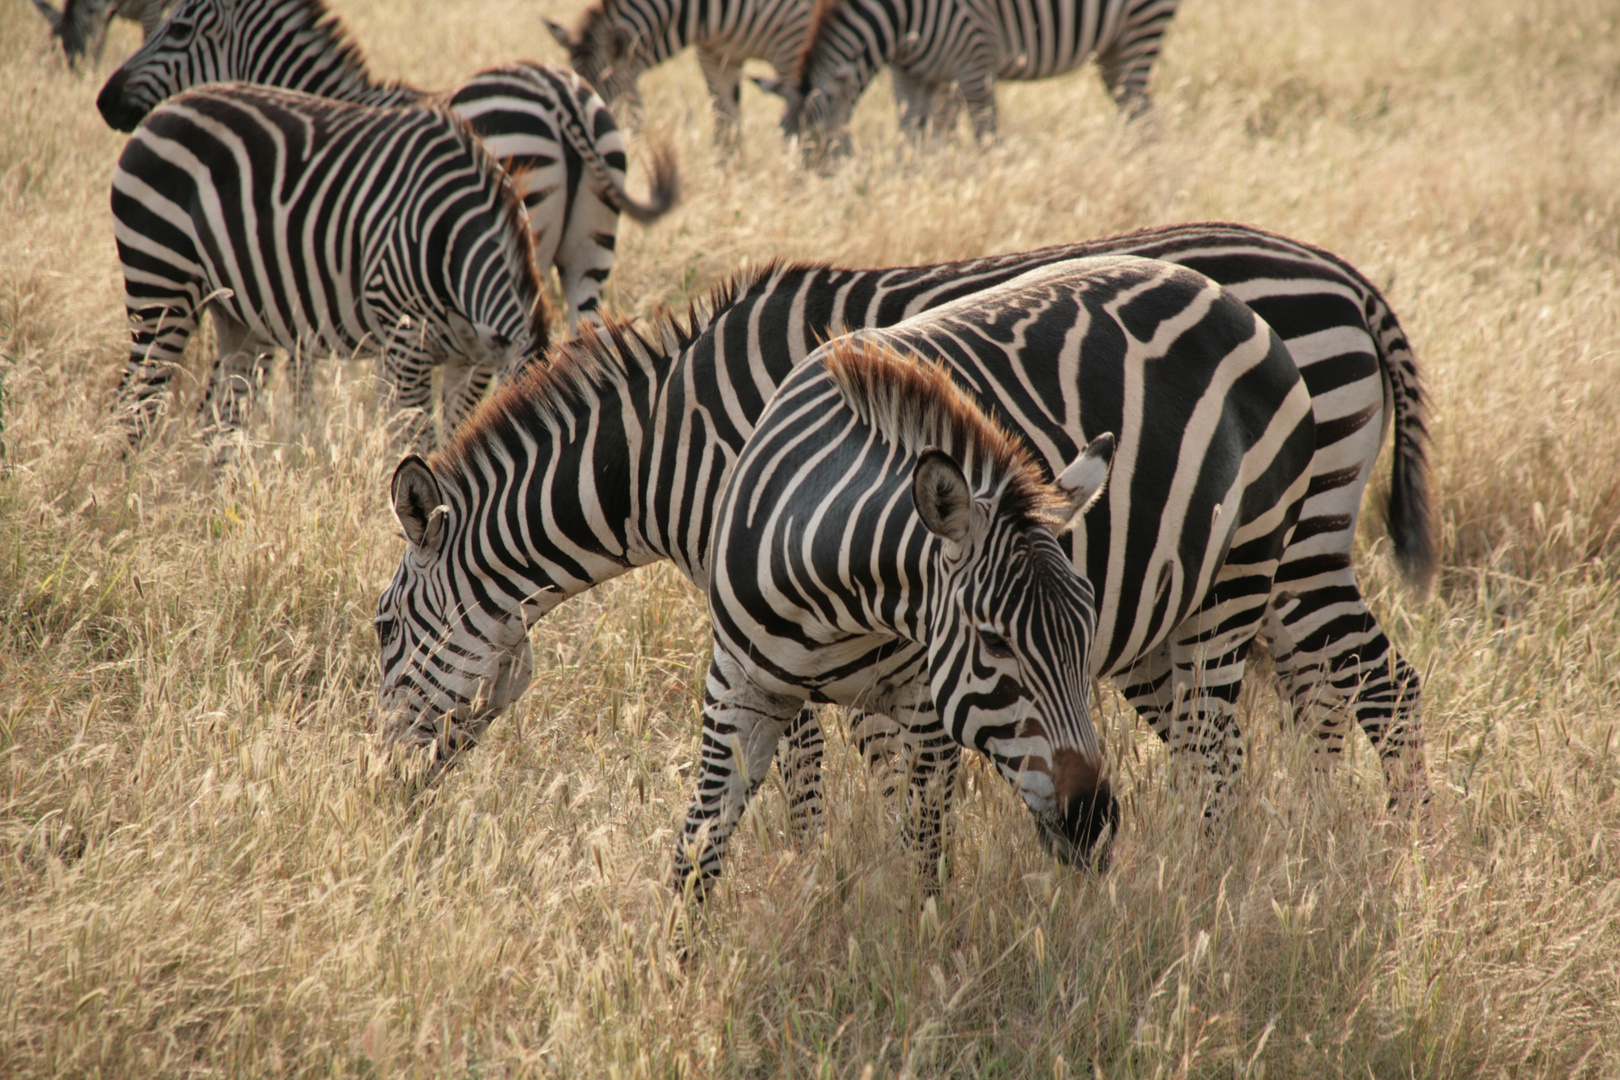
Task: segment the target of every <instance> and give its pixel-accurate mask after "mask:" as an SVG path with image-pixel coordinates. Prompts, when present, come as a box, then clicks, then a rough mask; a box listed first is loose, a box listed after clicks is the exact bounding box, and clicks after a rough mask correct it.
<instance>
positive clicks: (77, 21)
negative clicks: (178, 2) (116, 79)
mask: <svg viewBox="0 0 1620 1080" xmlns="http://www.w3.org/2000/svg"><path fill="white" fill-rule="evenodd" d="M168 3H169V0H63V3H62V9H61V10H60V11H58V10H57V9H56V8H54V7H52V6H51V5H50V4H49V3H48V2H47V0H34V10H35V11H38V12H39V13H40V14H41V15H43V16H44V17H45V21H46V22H48V23H50V26H51V36H52V37H54V38H61V39H62V54H63V55H64V56H66V57H67V62H68V65H69V66H70V67H71V66H73V64H74V63H75V62H76V61H77V60H78V59H79V57H81V56H83V55H84V54H85V53H86V52H87V51H91V50H93V51H94V52H95V59H96V60H97V61H98V62H99V61H100V60H101V52H102V49H104V48H105V47H106V44H107V26H108V24H110V23H111V22H112V20H113V16H115V15H117V16H122V17H123V18H125V19H128V20H130V21H131V22H138V23H140V24H141V38H142V40H145V39H147V38H150V37H151V36H152V33H153V31H155V30H156V29H157V28H158V24H159V23H161V22H162V21H163V9H164V8H165V7H167V6H168Z"/></svg>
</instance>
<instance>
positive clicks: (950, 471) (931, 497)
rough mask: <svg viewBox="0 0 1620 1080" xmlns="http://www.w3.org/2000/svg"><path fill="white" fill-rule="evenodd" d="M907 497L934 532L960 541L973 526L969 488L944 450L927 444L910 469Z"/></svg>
mask: <svg viewBox="0 0 1620 1080" xmlns="http://www.w3.org/2000/svg"><path fill="white" fill-rule="evenodd" d="M911 501H912V502H913V503H915V504H916V506H917V516H918V517H920V518H922V523H923V525H924V527H926V528H927V529H928V531H929V532H931V533H933V534H934V535H935V536H938V537H942V538H944V539H946V540H949V541H951V542H952V543H956V544H964V543H966V542H967V540H968V536H969V534H970V533H971V531H972V527H973V514H974V506H973V492H972V491H970V490H968V482H967V477H965V476H963V475H962V467H961V466H960V465H958V464H957V463H956V461H955V460H954V459H953V458H952V457H951V456H950V455H949V454H947V453H946V452H945V451H943V450H941V449H939V448H938V447H935V446H930V447H929V448H928V449H926V450H924V451H923V452H922V455H921V456H920V457H918V459H917V467H916V468H915V469H913V470H912V472H911Z"/></svg>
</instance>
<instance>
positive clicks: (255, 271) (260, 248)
mask: <svg viewBox="0 0 1620 1080" xmlns="http://www.w3.org/2000/svg"><path fill="white" fill-rule="evenodd" d="M112 212H113V223H114V233H115V235H116V237H117V241H118V257H119V260H120V262H121V263H122V264H123V271H124V305H125V307H126V308H127V309H128V311H129V316H130V320H131V323H132V328H133V339H134V340H133V345H132V347H131V349H130V356H129V367H128V369H127V370H126V372H125V374H124V381H123V383H122V385H121V386H120V388H119V395H118V396H119V403H120V407H121V409H122V410H127V411H129V412H132V413H133V415H132V416H131V417H130V420H131V422H132V427H131V435H132V437H138V436H139V435H140V434H141V433H143V432H144V431H145V429H146V428H147V427H148V426H149V424H150V423H151V420H152V418H153V415H154V414H155V412H156V408H157V404H158V402H157V395H158V394H159V393H160V392H161V391H162V390H163V389H164V387H165V386H166V385H167V383H168V380H169V377H170V374H171V372H172V370H173V366H174V365H175V364H176V363H177V362H178V361H179V360H180V358H181V355H182V353H183V352H184V350H185V346H186V341H187V340H188V339H189V338H190V337H191V334H192V332H193V331H194V330H195V329H196V327H197V320H198V317H199V316H200V315H201V314H202V310H203V308H204V307H206V308H207V309H208V310H209V311H211V312H212V313H213V316H214V327H215V336H216V338H217V351H218V359H217V362H216V366H215V372H214V377H213V379H212V380H211V383H210V386H209V390H208V394H207V397H206V398H205V399H204V401H203V408H204V409H205V410H207V411H212V412H215V413H217V415H218V421H219V426H220V429H221V430H223V431H226V432H228V431H231V430H234V429H235V428H236V426H237V424H238V420H239V414H240V412H241V409H242V407H243V405H244V403H245V402H246V401H248V400H250V399H251V396H252V394H253V391H254V387H255V385H256V383H257V382H258V380H259V377H260V375H261V374H262V372H263V370H264V368H265V366H266V364H267V362H268V359H269V354H270V353H271V351H272V350H273V349H275V348H277V347H279V348H283V349H286V350H288V351H289V352H290V353H292V354H293V355H294V356H295V357H297V356H300V355H304V354H309V353H312V352H322V351H324V352H353V351H356V350H360V349H367V350H376V351H378V352H380V353H381V354H382V358H383V370H384V374H385V376H386V378H387V379H388V381H389V382H390V383H391V384H392V385H393V388H394V390H395V392H396V394H397V398H396V404H397V405H398V406H399V407H401V408H410V407H422V406H426V405H427V404H428V399H429V395H430V379H431V375H432V368H433V367H434V366H435V365H440V364H443V365H448V366H449V369H448V370H447V371H446V389H447V394H446V402H445V420H446V424H447V426H449V427H454V426H455V425H456V424H458V423H459V422H460V421H461V419H462V418H463V417H464V416H465V415H466V413H467V412H468V411H469V410H470V409H471V408H472V406H473V405H474V404H476V402H477V401H478V400H479V398H481V397H482V396H483V392H484V390H486V389H487V388H488V385H489V381H490V378H491V376H492V375H493V373H494V372H496V371H497V370H499V369H502V368H505V367H510V366H514V365H515V364H516V363H517V362H518V361H521V360H523V359H525V358H527V357H532V356H538V355H539V354H540V353H541V352H542V351H543V350H544V349H545V347H546V344H547V330H546V326H547V318H546V311H545V305H544V302H543V296H542V289H541V285H540V279H539V275H538V274H537V273H536V272H535V268H534V262H533V259H532V257H531V256H532V252H531V249H530V237H529V231H528V229H527V228H526V226H525V223H524V219H523V207H522V204H521V203H520V202H519V201H518V197H517V193H516V191H515V190H514V189H513V187H512V184H511V181H510V180H509V178H508V177H507V175H506V173H505V172H504V171H503V170H502V169H501V167H500V164H499V163H498V162H496V161H495V159H494V158H493V157H491V156H490V154H489V152H488V151H487V150H486V149H485V148H484V146H483V144H482V143H480V142H479V141H478V138H477V137H476V136H475V135H473V134H472V132H471V131H470V130H468V128H467V126H466V124H465V123H463V122H462V121H460V120H458V119H456V118H455V117H454V116H452V115H450V114H449V113H446V112H443V111H441V110H436V109H423V108H418V107H411V108H403V109H376V108H371V107H369V106H364V105H347V104H344V103H342V102H338V101H332V100H331V99H329V98H320V97H313V96H311V95H309V94H300V93H294V92H292V91H288V90H279V89H276V88H274V87H268V86H255V85H252V84H249V83H226V84H220V85H213V86H206V87H201V88H198V89H195V90H188V91H186V92H185V93H183V94H181V95H179V96H178V97H175V98H172V99H171V100H169V101H168V102H167V103H165V104H164V105H161V106H159V107H158V108H157V109H155V110H153V112H152V113H151V115H149V116H148V117H147V118H146V120H145V121H143V122H142V124H141V125H140V127H139V128H137V129H136V131H135V134H134V136H133V137H132V138H131V139H130V140H129V142H128V143H127V144H126V145H125V147H124V150H123V153H122V154H121V155H119V158H118V167H117V169H116V170H115V171H114V173H113V183H112ZM425 438H426V430H425V428H422V429H421V430H420V431H419V434H418V437H417V441H418V442H421V441H423V440H424V439H425Z"/></svg>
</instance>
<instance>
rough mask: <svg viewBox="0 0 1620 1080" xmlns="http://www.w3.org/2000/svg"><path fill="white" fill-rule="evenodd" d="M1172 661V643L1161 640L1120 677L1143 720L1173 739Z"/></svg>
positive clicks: (1123, 691)
mask: <svg viewBox="0 0 1620 1080" xmlns="http://www.w3.org/2000/svg"><path fill="white" fill-rule="evenodd" d="M1173 674H1174V673H1173V671H1172V669H1171V664H1170V646H1169V645H1168V644H1160V645H1159V646H1158V647H1157V648H1155V649H1152V650H1150V651H1149V652H1147V653H1145V654H1143V655H1142V656H1141V657H1139V658H1138V659H1137V661H1136V663H1134V664H1132V665H1131V667H1130V669H1129V670H1128V671H1126V672H1125V674H1124V676H1123V677H1121V678H1120V679H1119V680H1117V685H1118V687H1119V692H1120V693H1121V694H1122V695H1124V697H1125V700H1126V701H1128V702H1129V703H1130V706H1131V708H1132V709H1134V710H1136V715H1137V716H1138V717H1140V718H1141V720H1142V722H1143V723H1144V724H1146V725H1148V727H1150V728H1152V729H1153V733H1154V734H1155V735H1157V736H1158V737H1159V738H1160V739H1162V740H1163V741H1164V742H1166V743H1168V742H1169V741H1170V727H1171V723H1172V721H1173V720H1174V717H1175V708H1176V692H1175V682H1174V679H1173Z"/></svg>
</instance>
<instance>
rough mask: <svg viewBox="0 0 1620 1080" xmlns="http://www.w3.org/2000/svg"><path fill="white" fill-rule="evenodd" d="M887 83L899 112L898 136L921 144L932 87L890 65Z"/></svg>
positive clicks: (931, 96) (931, 98)
mask: <svg viewBox="0 0 1620 1080" xmlns="http://www.w3.org/2000/svg"><path fill="white" fill-rule="evenodd" d="M889 83H890V85H892V86H893V87H894V103H895V106H896V107H897V108H898V109H899V110H900V134H901V135H904V136H905V137H906V139H907V141H909V142H911V143H913V144H917V143H920V142H922V141H923V137H924V135H925V133H926V131H927V126H928V114H929V110H930V106H931V104H932V101H933V96H934V85H933V84H932V83H929V82H924V81H923V80H922V79H919V78H917V77H916V76H915V75H912V74H910V73H908V72H905V71H902V70H901V69H900V68H898V67H894V66H892V65H891V66H890V68H889Z"/></svg>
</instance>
